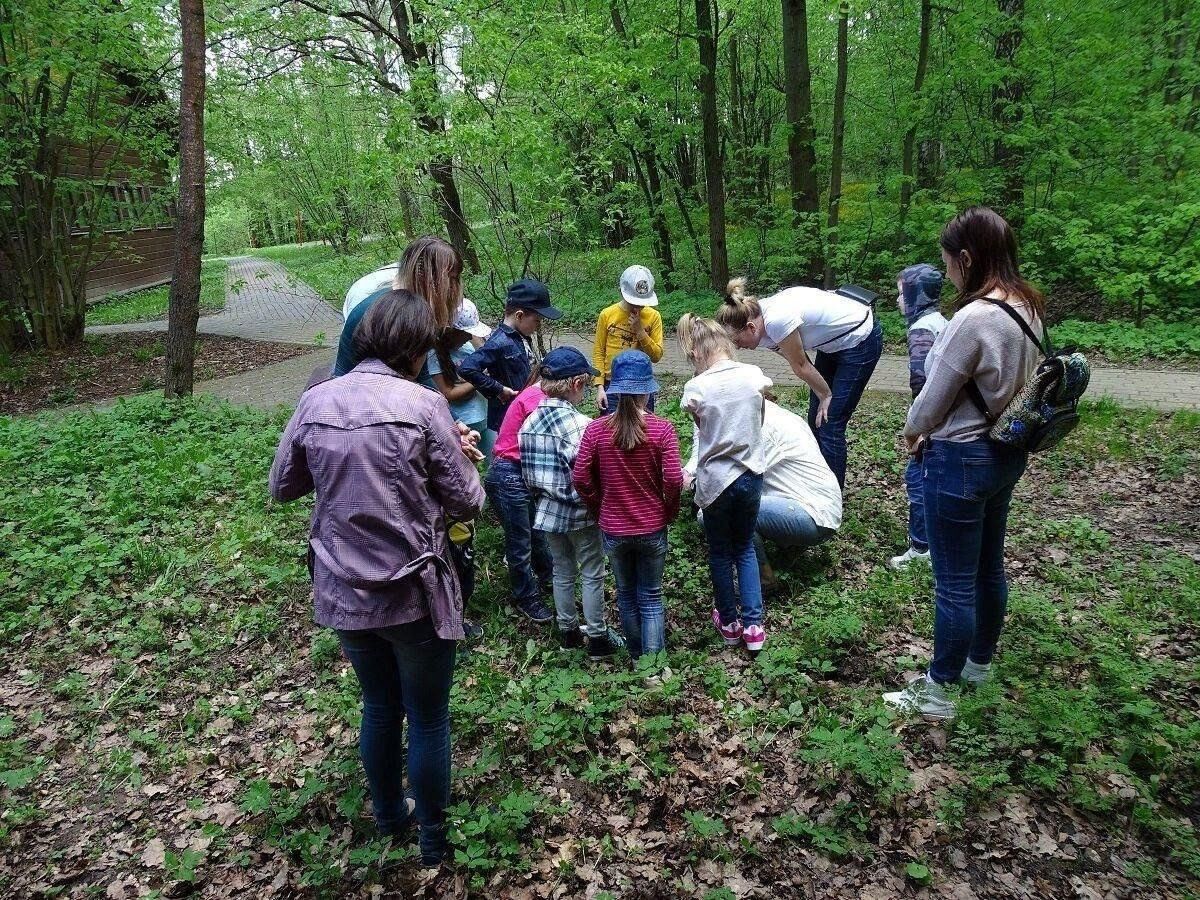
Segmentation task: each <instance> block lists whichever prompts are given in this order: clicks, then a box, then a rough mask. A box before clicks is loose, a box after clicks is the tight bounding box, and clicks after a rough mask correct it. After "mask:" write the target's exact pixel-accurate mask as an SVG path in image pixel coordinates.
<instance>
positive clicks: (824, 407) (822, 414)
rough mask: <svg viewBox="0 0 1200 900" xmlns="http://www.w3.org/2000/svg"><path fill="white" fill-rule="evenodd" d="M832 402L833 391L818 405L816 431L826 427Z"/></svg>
mask: <svg viewBox="0 0 1200 900" xmlns="http://www.w3.org/2000/svg"><path fill="white" fill-rule="evenodd" d="M832 401H833V392H832V391H831V392H830V393H828V394H826V395H825V396H824V397H822V398H821V402H820V403H819V404H818V405H817V417H816V419H815V420H814V421H815V422H816V426H815V428H814V429H813V430H814V431H815V430H816V428H820V427H821V426H822V425H824V424H825V423H826V422H827V421H828V420H829V404H830V403H831V402H832Z"/></svg>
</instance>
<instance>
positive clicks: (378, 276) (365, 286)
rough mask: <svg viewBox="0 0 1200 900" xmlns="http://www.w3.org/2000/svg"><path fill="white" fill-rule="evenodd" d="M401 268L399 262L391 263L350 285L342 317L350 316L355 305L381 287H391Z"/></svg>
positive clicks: (343, 305)
mask: <svg viewBox="0 0 1200 900" xmlns="http://www.w3.org/2000/svg"><path fill="white" fill-rule="evenodd" d="M399 268H400V264H399V263H389V264H388V265H386V266H383V267H382V268H379V269H376V270H375V271H374V272H371V273H369V274H367V275H364V276H363V277H362V278H360V279H358V281H356V282H354V284H352V285H350V290H348V291H346V300H345V302H344V303H342V318H343V319H348V318H350V313H351V311H352V310H353V309H354V307H356V306H358V304H360V303H362V302H363V301H364V300H366V299H367V298H368V297H370V296H371V295H372V294H373V293H375V292H376V291H377V290H379V289H380V288H385V287H391V286H392V279H393V278H395V277H396V271H397V270H398V269H399Z"/></svg>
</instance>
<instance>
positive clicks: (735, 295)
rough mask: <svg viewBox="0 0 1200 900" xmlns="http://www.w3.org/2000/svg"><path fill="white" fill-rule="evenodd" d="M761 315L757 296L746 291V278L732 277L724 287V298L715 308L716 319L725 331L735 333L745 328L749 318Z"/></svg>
mask: <svg viewBox="0 0 1200 900" xmlns="http://www.w3.org/2000/svg"><path fill="white" fill-rule="evenodd" d="M761 315H762V307H761V306H760V305H759V303H758V298H757V297H755V296H754V295H753V294H747V293H746V279H745V278H732V279H730V281H729V284H728V285H727V286H726V287H725V299H724V300H722V301H721V308H720V309H718V310H717V315H716V320H717V322H718V323H719V324H720V325H722V326H723V327H724V328H725V330H726V331H728V332H731V333H733V334H736V333H737V332H739V331H741V330H742V329H743V328H745V327H746V326H747V325H748V324H749V323H750V320H751V319H757V318H758V317H759V316H761Z"/></svg>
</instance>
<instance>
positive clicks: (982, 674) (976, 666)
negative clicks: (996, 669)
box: [962, 659, 992, 687]
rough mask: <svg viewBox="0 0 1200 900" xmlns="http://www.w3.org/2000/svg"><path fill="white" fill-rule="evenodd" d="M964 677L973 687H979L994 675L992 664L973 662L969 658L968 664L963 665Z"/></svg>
mask: <svg viewBox="0 0 1200 900" xmlns="http://www.w3.org/2000/svg"><path fill="white" fill-rule="evenodd" d="M962 677H963V681H965V682H966V683H967V684H969V685H971V687H979V685H981V684H983V683H984V682H985V681H987V680H988V679H989V678H991V677H992V664H991V663H977V662H971V660H969V659H968V660H967V664H966V665H965V666H963V670H962Z"/></svg>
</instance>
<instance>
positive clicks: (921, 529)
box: [904, 456, 929, 552]
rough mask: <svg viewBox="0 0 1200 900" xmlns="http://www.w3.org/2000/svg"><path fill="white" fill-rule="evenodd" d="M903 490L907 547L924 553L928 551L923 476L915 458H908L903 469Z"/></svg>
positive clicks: (919, 464)
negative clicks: (905, 495)
mask: <svg viewBox="0 0 1200 900" xmlns="http://www.w3.org/2000/svg"><path fill="white" fill-rule="evenodd" d="M904 488H905V490H906V491H907V492H908V545H909V546H910V547H912V548H913V549H914V550H920V551H922V552H924V551H926V550H928V549H929V539H928V538H926V536H925V476H924V474H923V473H922V465H921V463H919V462H917V460H916V457H913V456H910V457H909V458H908V465H907V466H905V468H904Z"/></svg>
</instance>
